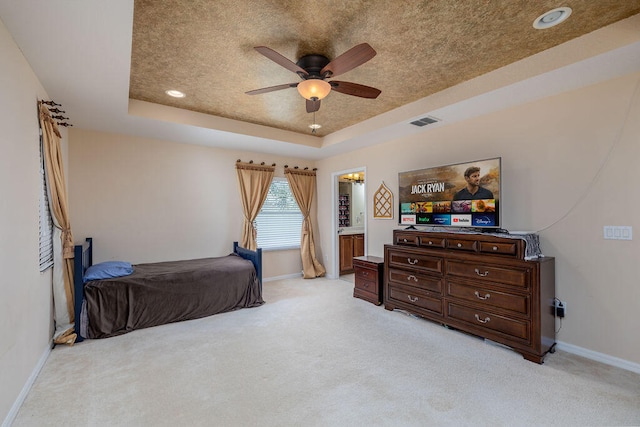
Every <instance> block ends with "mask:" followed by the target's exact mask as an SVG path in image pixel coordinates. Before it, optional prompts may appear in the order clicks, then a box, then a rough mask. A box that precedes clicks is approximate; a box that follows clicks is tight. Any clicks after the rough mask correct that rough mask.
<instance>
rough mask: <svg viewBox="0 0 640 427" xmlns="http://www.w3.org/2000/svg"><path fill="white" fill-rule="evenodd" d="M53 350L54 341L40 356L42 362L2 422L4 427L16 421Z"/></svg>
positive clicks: (39, 361) (37, 365)
mask: <svg viewBox="0 0 640 427" xmlns="http://www.w3.org/2000/svg"><path fill="white" fill-rule="evenodd" d="M52 348H53V341H51V342H49V345H48V346H47V348H46V350H45V351H44V353H43V354H42V356H40V360H38V363H37V364H36V366H35V368H33V371H32V372H31V375H30V376H29V379H28V380H27V382H26V383H25V384H24V387H22V391H21V392H20V394H19V395H18V397H17V399H16V401H15V402H13V406H12V407H11V410H10V411H9V413H8V414H7V416H6V417H5V419H4V421H3V422H2V427H10V426H11V424H12V423H13V421H14V420H15V419H16V415H18V411H19V410H20V407H21V406H22V404H23V403H24V400H25V399H26V398H27V395H28V394H29V391H30V390H31V387H33V383H34V382H35V381H36V378H38V375H39V374H40V371H41V370H42V368H43V367H44V364H45V363H46V362H47V359H48V358H49V354H51V349H52Z"/></svg>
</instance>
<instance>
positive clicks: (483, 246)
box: [480, 240, 520, 256]
mask: <svg viewBox="0 0 640 427" xmlns="http://www.w3.org/2000/svg"><path fill="white" fill-rule="evenodd" d="M519 244H520V242H518V241H515V240H514V241H513V242H509V243H497V242H480V252H483V253H488V254H500V255H512V256H517V255H518V246H519Z"/></svg>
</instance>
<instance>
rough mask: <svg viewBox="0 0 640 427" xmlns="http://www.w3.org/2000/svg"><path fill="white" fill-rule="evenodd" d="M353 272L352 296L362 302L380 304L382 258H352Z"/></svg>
mask: <svg viewBox="0 0 640 427" xmlns="http://www.w3.org/2000/svg"><path fill="white" fill-rule="evenodd" d="M353 268H354V270H355V286H354V288H353V296H354V297H356V298H362V299H363V300H366V301H369V302H372V303H374V304H375V305H380V304H382V277H383V273H384V272H383V269H384V258H380V257H377V256H360V257H356V258H353Z"/></svg>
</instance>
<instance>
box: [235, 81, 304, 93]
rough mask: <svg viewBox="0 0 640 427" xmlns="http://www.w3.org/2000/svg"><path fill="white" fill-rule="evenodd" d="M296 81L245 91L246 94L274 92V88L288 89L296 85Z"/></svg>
mask: <svg viewBox="0 0 640 427" xmlns="http://www.w3.org/2000/svg"><path fill="white" fill-rule="evenodd" d="M296 86H298V83H286V84H283V85H278V86H269V87H263V88H262V89H255V90H250V91H249V92H245V93H246V94H247V95H260V94H261V93H268V92H274V91H276V90H282V89H289V88H290V87H296Z"/></svg>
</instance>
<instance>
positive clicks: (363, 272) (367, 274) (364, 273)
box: [360, 271, 369, 277]
mask: <svg viewBox="0 0 640 427" xmlns="http://www.w3.org/2000/svg"><path fill="white" fill-rule="evenodd" d="M360 274H362V275H363V276H367V277H369V272H368V271H361V272H360Z"/></svg>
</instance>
